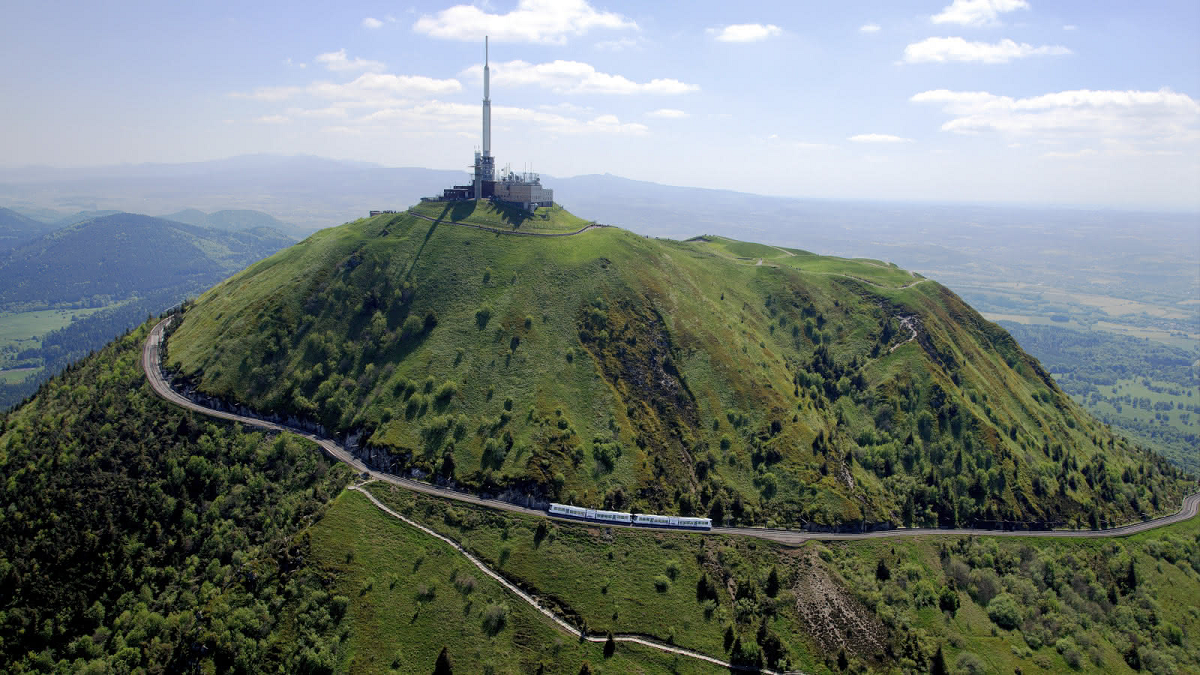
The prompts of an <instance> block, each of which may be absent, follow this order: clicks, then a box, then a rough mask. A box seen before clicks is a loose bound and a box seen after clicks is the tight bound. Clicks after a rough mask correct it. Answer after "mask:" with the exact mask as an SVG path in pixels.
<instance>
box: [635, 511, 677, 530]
mask: <svg viewBox="0 0 1200 675" xmlns="http://www.w3.org/2000/svg"><path fill="white" fill-rule="evenodd" d="M633 524H634V525H649V526H651V527H679V517H678V516H659V515H656V514H653V513H639V514H637V515H635V516H634V517H633Z"/></svg>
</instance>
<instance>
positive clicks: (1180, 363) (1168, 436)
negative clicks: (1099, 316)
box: [1003, 322, 1200, 474]
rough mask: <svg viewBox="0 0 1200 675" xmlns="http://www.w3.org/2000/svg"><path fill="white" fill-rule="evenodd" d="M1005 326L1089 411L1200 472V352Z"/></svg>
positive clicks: (1049, 329)
mask: <svg viewBox="0 0 1200 675" xmlns="http://www.w3.org/2000/svg"><path fill="white" fill-rule="evenodd" d="M1003 325H1004V327H1005V328H1006V329H1007V330H1009V331H1010V332H1012V334H1013V336H1014V337H1016V338H1017V340H1018V341H1019V342H1020V343H1021V344H1022V345H1023V346H1024V347H1025V348H1026V349H1028V350H1029V351H1030V353H1033V354H1036V355H1037V357H1038V359H1040V360H1041V361H1042V363H1043V364H1045V366H1046V368H1047V369H1049V370H1050V371H1051V372H1052V373H1053V374H1054V377H1055V379H1056V380H1057V381H1058V384H1059V386H1060V387H1062V388H1063V391H1065V392H1067V393H1068V394H1070V395H1071V396H1072V397H1074V398H1075V399H1076V400H1077V401H1079V402H1080V403H1081V404H1083V405H1084V407H1086V408H1087V410H1088V411H1089V412H1091V413H1092V414H1093V415H1095V416H1096V417H1098V418H1100V419H1101V420H1103V421H1104V422H1107V423H1109V424H1111V425H1112V426H1113V427H1114V428H1115V429H1117V430H1119V431H1120V432H1121V433H1123V434H1127V435H1128V436H1129V437H1130V438H1133V439H1136V440H1137V441H1138V442H1139V443H1143V444H1145V445H1147V446H1149V447H1151V448H1153V449H1154V450H1156V451H1158V452H1159V453H1161V454H1162V455H1163V456H1165V457H1166V458H1167V459H1169V460H1170V461H1171V462H1172V463H1174V464H1175V465H1177V466H1179V467H1181V468H1183V469H1184V470H1186V471H1189V472H1191V473H1192V474H1198V473H1200V353H1198V352H1196V351H1195V350H1193V351H1190V352H1189V351H1186V350H1183V349H1180V348H1178V347H1170V346H1167V345H1164V344H1161V343H1158V342H1153V341H1150V340H1147V339H1144V338H1134V337H1128V336H1121V335H1112V334H1109V333H1101V332H1090V333H1085V332H1082V331H1077V330H1071V329H1068V328H1060V327H1058V326H1026V325H1022V324H1019V323H1015V322H1005V323H1004V324H1003Z"/></svg>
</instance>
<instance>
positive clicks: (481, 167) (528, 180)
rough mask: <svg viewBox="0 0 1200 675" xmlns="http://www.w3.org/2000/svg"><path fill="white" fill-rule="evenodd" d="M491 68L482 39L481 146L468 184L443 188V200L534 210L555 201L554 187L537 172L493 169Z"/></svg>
mask: <svg viewBox="0 0 1200 675" xmlns="http://www.w3.org/2000/svg"><path fill="white" fill-rule="evenodd" d="M490 85H491V70H490V68H489V67H488V43H487V38H486V37H485V38H484V39H483V147H482V149H481V151H476V152H475V163H474V164H472V166H471V168H472V170H473V171H472V178H471V184H470V185H455V186H454V187H451V188H446V189H445V190H443V191H442V197H441V200H442V201H461V200H466V199H491V200H493V201H497V202H505V203H508V204H514V205H517V206H520V207H521V208H523V209H525V210H526V211H533V210H534V209H536V208H537V207H539V206H552V205H553V204H554V190H551V189H548V188H545V187H542V179H541V176H539V175H538V174H536V173H533V172H529V171H525V172H521V173H517V172H515V171H512V170H510V169H508V168H505V169H503V170H501V171H499V172H497V171H496V158H494V157H492V99H491V92H490Z"/></svg>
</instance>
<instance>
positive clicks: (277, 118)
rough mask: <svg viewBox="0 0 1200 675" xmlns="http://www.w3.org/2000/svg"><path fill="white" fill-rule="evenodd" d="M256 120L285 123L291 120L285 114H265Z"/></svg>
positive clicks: (265, 122) (267, 122)
mask: <svg viewBox="0 0 1200 675" xmlns="http://www.w3.org/2000/svg"><path fill="white" fill-rule="evenodd" d="M254 121H255V122H259V123H262V124H284V123H286V122H289V121H290V120H288V118H287V117H286V116H284V115H263V116H262V117H259V118H258V119H256V120H254Z"/></svg>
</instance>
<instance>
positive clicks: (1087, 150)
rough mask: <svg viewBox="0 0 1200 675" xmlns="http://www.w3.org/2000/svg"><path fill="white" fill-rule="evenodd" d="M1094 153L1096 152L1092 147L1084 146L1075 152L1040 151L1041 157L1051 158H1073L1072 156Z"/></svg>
mask: <svg viewBox="0 0 1200 675" xmlns="http://www.w3.org/2000/svg"><path fill="white" fill-rule="evenodd" d="M1094 154H1096V150H1095V149H1094V148H1084V149H1082V150H1077V151H1075V152H1058V151H1055V152H1045V153H1042V157H1051V158H1056V159H1074V158H1078V157H1091V156H1092V155H1094Z"/></svg>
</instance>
